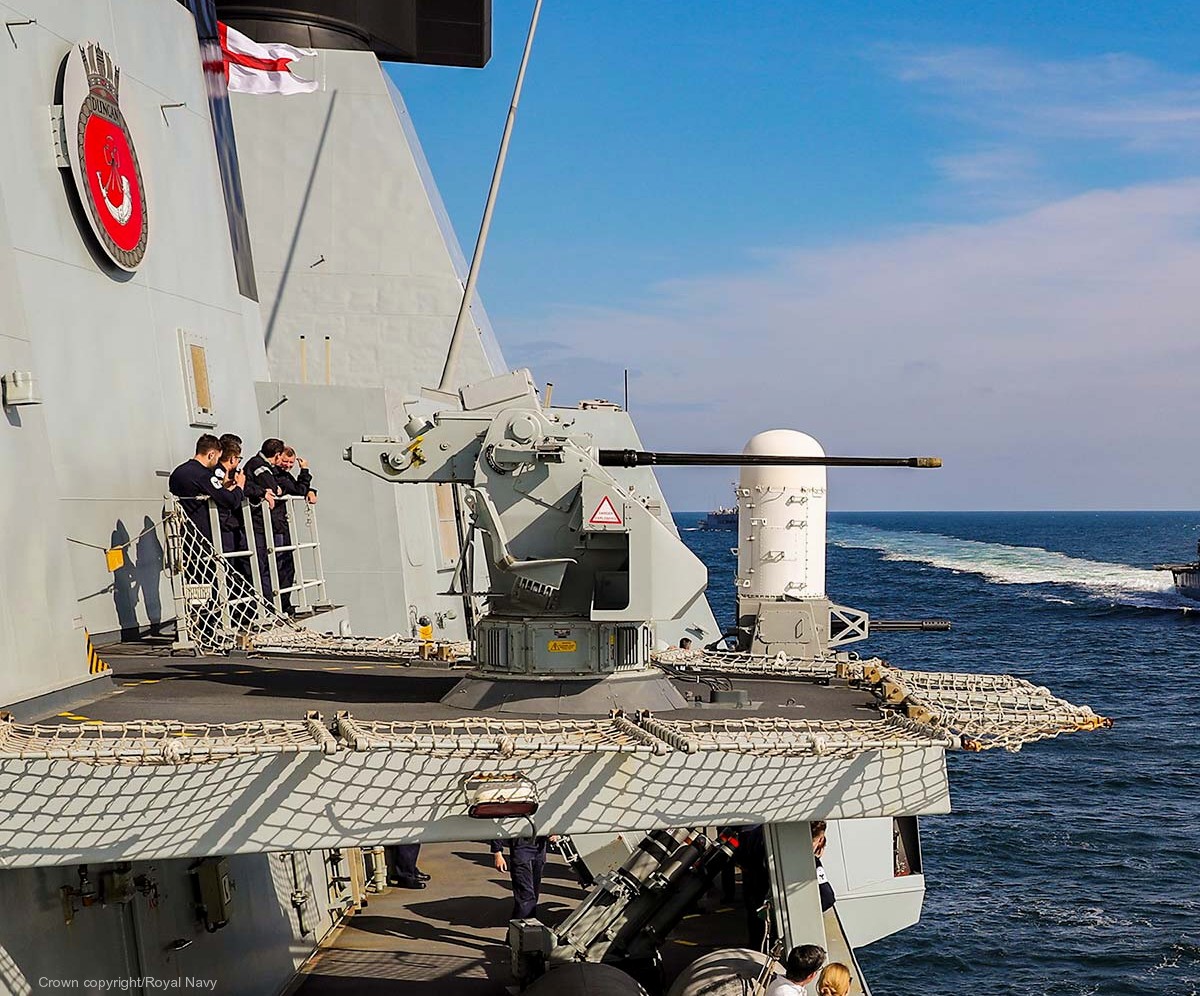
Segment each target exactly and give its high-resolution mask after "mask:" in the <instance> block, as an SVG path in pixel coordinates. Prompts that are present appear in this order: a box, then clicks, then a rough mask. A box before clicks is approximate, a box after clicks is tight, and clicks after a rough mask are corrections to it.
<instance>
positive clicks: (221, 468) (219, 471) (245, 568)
mask: <svg viewBox="0 0 1200 996" xmlns="http://www.w3.org/2000/svg"><path fill="white" fill-rule="evenodd" d="M236 440H237V436H233V435H230V434H226V435H224V436H222V437H221V458H220V460H218V461H217V466H216V470H215V471H214V472H213V480H214V482H217V480H218V478H219V479H220V480H219V486H220V487H223V488H224V489H225V490H226V491H228V492H229V493H230V494H231V495H232V496H233V497H234V498H235V499H237V506H236V507H233V508H229V507H226V506H224V505H222V506H220V507H219V508H218V509H217V521H218V522H219V523H220V525H221V549H222V550H223V551H224V552H225V553H237V552H241V551H243V550H248V549H249V546H248V544H247V542H246V527H245V524H244V523H243V521H242V503H243V501H244V499H245V492H244V490H243V489H244V487H245V484H246V475H245V474H243V473H242V472H241V471H240V470H238V462H239V461H240V460H241V458H242V446H241V443H240V442H237V441H236ZM228 563H229V565H230V566H232V567H233V569H234V570H236V571H237V572H238V573H239V574H241V575H242V576H243V577H244V578H245V579H246V580H247V581H249V580H250V579H251V577H252V575H251V573H250V561H249V559H248V558H247V557H234V558H233V559H231V560H229V561H228Z"/></svg>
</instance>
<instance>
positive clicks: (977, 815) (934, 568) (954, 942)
mask: <svg viewBox="0 0 1200 996" xmlns="http://www.w3.org/2000/svg"><path fill="white" fill-rule="evenodd" d="M698 520H699V516H698V515H689V514H681V515H679V516H677V521H678V522H679V525H680V527H681V528H682V529H683V530H685V531H684V532H683V536H684V539H685V540H686V541H687V542H688V544H689V545H690V546H691V547H692V548H693V549H694V550H695V551H696V552H697V554H698V555H699V556H700V557H701V558H702V559H703V560H704V561H705V562H706V563H707V564H708V565H709V570H710V599H711V601H712V602H713V606H714V609H716V610H717V612H718V618H719V621H720V622H721V623H722V625H729V624H731V623H732V615H733V610H732V606H733V585H732V577H733V572H734V569H735V558H734V556H733V554H732V553H731V552H730V549H729V548H730V547H731V546H734V545H736V542H737V540H736V534H734V533H729V532H722V533H716V532H703V531H697V530H694V529H693V528H691V527H694V526H695V524H696V522H697V521H698ZM1198 537H1200V513H1196V512H1146V513H1143V512H1039V513H1032V512H1030V513H1007V512H1005V513H999V512H997V513H976V512H972V513H840V514H839V513H834V514H831V516H830V523H829V554H828V590H829V592H830V594H831V596H832V597H834V598H836V599H837V600H838V601H841V602H843V603H844V604H847V605H852V606H855V607H858V608H863V609H867V610H868V611H870V612H871V613H873V614H874V615H876V616H878V617H880V618H889V617H891V618H904V617H921V616H925V617H930V616H938V617H942V616H945V617H949V618H950V619H952V620H953V622H954V629H953V631H952V632H951V633H948V634H884V635H882V636H880V637H877V638H873V639H872V640H871V641H870V642H869V643H865V644H860V645H859V647H858V649H859V650H860V651H861V652H864V653H868V652H869V653H870V654H873V655H878V656H882V657H886V658H888V659H889V660H890V661H891V662H892V663H894V664H896V665H898V666H900V667H908V668H915V669H931V670H962V671H986V672H1005V673H1009V674H1016V675H1019V676H1020V677H1023V678H1028V679H1030V680H1032V681H1034V682H1035V683H1036V684H1044V685H1047V686H1049V687H1050V688H1051V689H1052V690H1054V691H1055V692H1056V693H1057V694H1060V695H1062V696H1063V697H1064V698H1067V699H1069V700H1071V701H1073V702H1077V703H1084V704H1087V705H1090V706H1091V707H1092V708H1093V709H1095V710H1096V711H1097V712H1100V713H1103V714H1105V715H1108V716H1111V717H1113V718H1114V719H1115V720H1116V726H1115V727H1114V728H1113V729H1112V730H1108V731H1100V732H1097V733H1091V734H1075V735H1071V736H1066V737H1061V738H1059V739H1057V740H1052V741H1044V742H1042V743H1038V744H1034V745H1032V746H1028V747H1026V748H1025V749H1023V750H1022V751H1021V752H1020V753H1017V754H1008V753H1004V752H1002V751H991V752H988V753H985V754H962V753H952V754H951V755H950V756H949V759H948V763H949V769H950V782H951V794H952V800H953V807H954V812H953V813H952V814H951V815H948V816H937V817H926V818H923V819H922V821H921V829H922V851H923V860H924V868H925V873H926V877H927V888H928V892H927V894H926V901H925V909H924V913H923V916H922V920H921V923H920V924H918V925H917V926H915V927H912V928H909V929H908V930H906V931H903V932H901V933H899V934H896V935H893V936H892V937H889V938H885V939H884V940H882V941H879V942H877V943H876V944H874V945H871V946H869V947H867V948H865V949H863V950H862V951H861V952H860V953H859V954H860V960H861V962H862V965H863V969H864V972H865V974H866V976H867V979H868V981H869V982H870V985H871V988H872V991H873V992H874V994H875V996H965V994H968V993H969V994H971V996H1018V994H1019V996H1040V994H1045V996H1050V994H1054V996H1085V994H1086V996H1092V994H1095V996H1135V994H1136V996H1146V994H1162V996H1196V994H1197V992H1198V991H1200V745H1198V743H1197V741H1198V740H1200V721H1198V719H1197V717H1198V716H1200V669H1198V667H1197V665H1200V614H1198V613H1195V612H1188V611H1186V610H1187V609H1190V608H1192V607H1193V606H1192V605H1191V604H1190V603H1188V601H1187V600H1185V599H1182V598H1180V597H1179V596H1178V595H1176V594H1175V593H1174V591H1173V588H1172V585H1171V578H1170V574H1169V573H1165V572H1156V571H1154V570H1153V569H1152V567H1153V565H1154V564H1155V563H1157V562H1161V561H1182V560H1191V559H1193V556H1194V553H1195V549H1196V540H1197V538H1198ZM1195 607H1200V603H1196V606H1195Z"/></svg>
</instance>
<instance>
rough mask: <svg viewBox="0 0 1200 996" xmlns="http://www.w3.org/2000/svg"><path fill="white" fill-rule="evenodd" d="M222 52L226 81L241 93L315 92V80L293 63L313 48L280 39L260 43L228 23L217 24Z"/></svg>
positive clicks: (308, 53)
mask: <svg viewBox="0 0 1200 996" xmlns="http://www.w3.org/2000/svg"><path fill="white" fill-rule="evenodd" d="M217 34H218V36H219V37H220V39H221V55H222V56H223V58H224V62H225V84H226V86H227V87H228V88H229V89H230V90H236V91H238V92H239V93H312V92H313V91H314V90H315V89H316V88H317V81H316V80H305V79H301V78H300V77H299V76H297V75H296V74H295V73H294V72H292V68H291V64H292V63H293V62H295V61H296V60H297V59H302V58H304V57H305V56H306V55H316V54H317V53H316V52H314V51H313V50H312V49H308V48H296V47H294V46H292V45H284V44H282V43H279V42H271V43H270V44H267V45H260V44H259V43H258V42H256V41H254V40H253V39H252V38H247V37H246V36H245V35H244V34H242V33H241V32H240V31H237V30H235V29H233V28H231V27H229V26H228V25H226V24H221V23H219V22H218V24H217Z"/></svg>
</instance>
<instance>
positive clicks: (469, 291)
mask: <svg viewBox="0 0 1200 996" xmlns="http://www.w3.org/2000/svg"><path fill="white" fill-rule="evenodd" d="M541 12H542V0H536V2H535V3H534V5H533V18H532V19H531V20H530V22H529V35H528V36H527V37H526V39H525V52H524V54H523V55H522V56H521V68H520V69H518V70H517V82H516V85H515V86H514V87H513V95H512V102H511V103H510V104H509V105H508V119H507V120H506V121H505V122H504V134H503V136H501V138H500V152H499V154H498V155H497V156H496V168H495V169H494V170H492V185H491V188H490V189H489V190H488V196H487V203H486V204H485V205H484V207H483V220H482V221H481V222H480V224H479V237H478V238H477V239H476V240H475V253H474V255H473V256H472V257H471V269H470V270H469V271H468V273H467V283H466V286H464V287H463V296H462V303H461V304H460V305H459V306H458V318H457V320H456V321H455V322H454V334H453V335H452V336H451V337H450V348H449V349H448V350H447V351H446V365H445V366H444V367H443V368H442V380H441V383H440V384H438V390H439V391H452V390H453V389H454V383H455V374H456V373H457V372H458V358H459V354H460V353H461V352H462V343H463V338H464V336H465V335H466V328H467V324H468V323H467V318H468V316H469V314H470V311H471V301H472V300H474V298H475V281H476V279H477V278H478V276H479V264H480V263H481V262H482V260H483V249H484V246H485V245H487V237H488V230H489V229H490V228H491V227H492V210H493V209H494V208H495V206H496V193H497V192H498V191H499V189H500V177H501V176H502V175H503V174H504V160H505V159H507V158H508V140H509V138H510V137H511V136H512V129H513V122H514V121H516V119H517V105H518V104H519V103H520V102H521V88H522V87H523V86H524V85H525V67H526V66H528V65H529V53H530V51H531V50H532V49H533V36H534V34H535V33H536V31H537V23H538V15H539V14H540V13H541Z"/></svg>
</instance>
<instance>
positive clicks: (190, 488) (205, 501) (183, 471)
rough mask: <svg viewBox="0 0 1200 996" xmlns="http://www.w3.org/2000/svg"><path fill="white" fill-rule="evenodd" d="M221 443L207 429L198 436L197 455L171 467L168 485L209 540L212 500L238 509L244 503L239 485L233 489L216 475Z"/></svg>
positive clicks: (210, 536) (225, 507) (223, 506)
mask: <svg viewBox="0 0 1200 996" xmlns="http://www.w3.org/2000/svg"><path fill="white" fill-rule="evenodd" d="M220 457H221V443H220V440H218V439H217V437H216V436H213V435H210V434H208V433H205V434H204V435H203V436H201V437H200V438H199V439H198V440H196V455H195V456H194V457H192V458H191V459H190V460H186V461H184V462H183V463H181V464H180V465H179V466H178V467H176V468H175V469H174V470H173V471H171V477H170V480H169V481H168V482H167V487H168V488H169V489H170V492H171V494H173V495H174V496H175V497H176V498H178V499H179V504H180V506H182V508H183V511H184V513H185V514H186V515H187V517H188V518H189V519H191V520H192V522H193V523H194V524H195V526H196V528H197V529H199V530H200V532H201V534H202V535H203V536H204V537H205V539H207V540H208V541H209V542H210V543H211V542H212V526H211V524H210V521H209V514H208V509H209V505H210V503H211V504H212V505H215V506H216V507H217V509H218V510H226V509H237V508H239V507H240V506H241V504H242V495H241V492H240V489H238V490H237V493H234V492H233V491H231V490H230V489H228V488H224V487H222V486H221V481H220V479H216V478H214V475H213V472H214V470H216V466H217V461H218V460H219V459H220Z"/></svg>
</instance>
